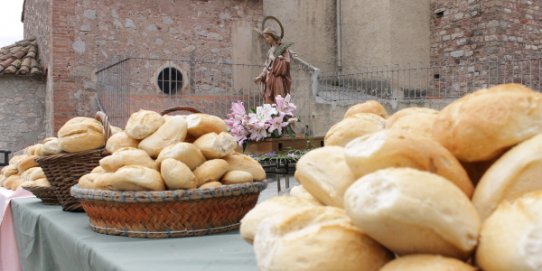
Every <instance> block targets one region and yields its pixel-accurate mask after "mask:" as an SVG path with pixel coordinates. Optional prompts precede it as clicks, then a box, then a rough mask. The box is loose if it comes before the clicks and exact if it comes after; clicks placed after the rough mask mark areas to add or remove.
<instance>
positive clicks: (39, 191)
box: [23, 186, 60, 205]
mask: <svg viewBox="0 0 542 271" xmlns="http://www.w3.org/2000/svg"><path fill="white" fill-rule="evenodd" d="M23 188H24V189H26V190H28V191H30V192H32V194H34V195H35V196H36V197H37V198H38V199H40V200H41V202H42V203H43V204H45V205H59V204H60V203H59V202H58V199H57V197H56V194H55V190H54V189H53V188H52V187H43V186H25V187H23Z"/></svg>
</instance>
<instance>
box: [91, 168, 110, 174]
mask: <svg viewBox="0 0 542 271" xmlns="http://www.w3.org/2000/svg"><path fill="white" fill-rule="evenodd" d="M106 172H107V171H106V170H105V169H104V168H103V167H101V166H97V167H95V168H93V169H92V171H90V173H106Z"/></svg>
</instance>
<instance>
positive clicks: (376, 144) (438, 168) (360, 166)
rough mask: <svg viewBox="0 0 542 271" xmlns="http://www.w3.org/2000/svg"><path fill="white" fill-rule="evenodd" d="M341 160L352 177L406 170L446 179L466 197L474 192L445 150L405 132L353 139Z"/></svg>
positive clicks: (455, 162) (432, 141)
mask: <svg viewBox="0 0 542 271" xmlns="http://www.w3.org/2000/svg"><path fill="white" fill-rule="evenodd" d="M345 157H346V162H347V163H348V165H349V166H350V169H351V170H352V173H353V174H354V176H355V177H356V178H359V177H362V176H364V175H366V174H369V173H371V172H374V171H377V170H379V169H384V168H389V167H410V168H415V169H419V170H424V171H428V172H431V173H435V174H438V175H440V176H442V177H444V178H446V179H447V180H449V181H451V182H452V183H453V184H455V185H456V186H457V187H459V189H461V190H462V191H463V192H464V193H465V194H466V195H467V196H468V197H469V198H470V197H471V195H472V192H473V190H474V187H473V185H472V182H471V181H470V179H469V176H468V175H467V172H466V171H465V170H464V169H463V167H462V166H461V164H460V163H459V161H458V160H457V159H456V158H455V157H454V156H453V155H452V154H451V153H450V152H449V151H448V150H447V149H446V148H444V147H442V146H441V145H440V144H438V143H437V142H435V141H434V140H433V139H431V138H429V137H424V136H419V135H416V134H412V133H409V132H407V131H402V130H383V131H380V132H376V133H373V134H370V135H367V136H364V137H360V138H356V139H354V140H352V141H351V142H350V143H349V144H348V145H346V147H345ZM309 191H310V190H309Z"/></svg>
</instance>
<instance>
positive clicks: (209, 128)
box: [186, 114, 228, 139]
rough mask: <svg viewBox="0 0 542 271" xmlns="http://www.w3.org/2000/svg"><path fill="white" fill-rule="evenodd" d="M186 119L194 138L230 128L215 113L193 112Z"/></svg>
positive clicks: (189, 131)
mask: <svg viewBox="0 0 542 271" xmlns="http://www.w3.org/2000/svg"><path fill="white" fill-rule="evenodd" d="M186 121H187V123H188V134H189V135H190V136H191V137H192V138H194V139H197V138H198V137H200V136H202V135H204V134H208V133H217V134H220V133H222V132H226V131H227V129H228V126H227V125H226V123H225V122H224V120H222V119H221V118H219V117H217V116H213V115H207V114H191V115H188V116H186Z"/></svg>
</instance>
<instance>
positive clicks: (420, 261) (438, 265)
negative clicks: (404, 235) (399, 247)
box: [379, 254, 477, 271]
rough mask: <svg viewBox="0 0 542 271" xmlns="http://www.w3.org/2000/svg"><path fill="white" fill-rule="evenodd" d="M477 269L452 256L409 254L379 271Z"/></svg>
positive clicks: (456, 270)
mask: <svg viewBox="0 0 542 271" xmlns="http://www.w3.org/2000/svg"><path fill="white" fill-rule="evenodd" d="M476 270H477V269H476V268H475V267H474V266H472V265H469V264H467V263H464V262H462V261H459V260H457V259H454V258H447V257H442V256H439V255H428V254H419V255H409V256H405V257H399V258H397V259H395V260H393V261H391V262H389V263H387V264H386V265H384V267H382V269H380V270H379V271H476Z"/></svg>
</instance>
